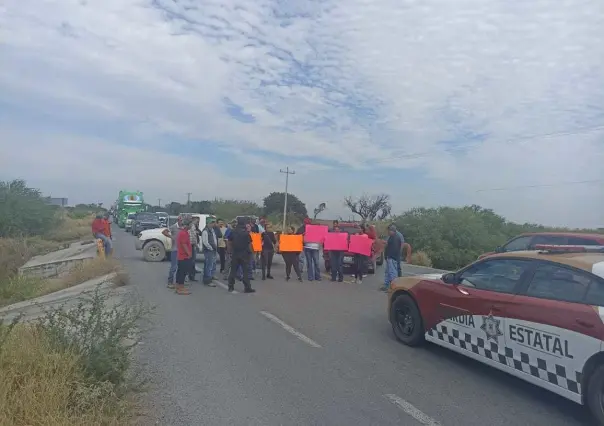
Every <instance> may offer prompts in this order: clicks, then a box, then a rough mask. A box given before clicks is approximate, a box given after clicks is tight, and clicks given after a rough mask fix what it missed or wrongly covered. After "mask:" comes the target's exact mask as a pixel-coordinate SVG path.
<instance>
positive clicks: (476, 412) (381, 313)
mask: <svg viewBox="0 0 604 426" xmlns="http://www.w3.org/2000/svg"><path fill="white" fill-rule="evenodd" d="M115 236H116V240H115V249H116V250H115V253H116V256H117V257H119V258H121V260H122V262H123V263H124V266H125V267H126V268H127V270H128V271H129V273H130V275H131V279H132V287H133V290H134V291H135V292H138V294H139V295H140V297H142V298H143V299H144V300H145V301H146V302H148V303H150V304H152V305H154V306H155V313H154V315H153V317H152V318H151V320H152V321H151V325H150V326H149V327H148V329H146V330H144V331H143V332H142V338H143V341H142V343H141V345H140V346H139V347H138V351H137V356H138V361H139V364H140V365H139V368H140V369H141V370H142V374H143V376H144V377H146V378H147V379H149V381H150V386H149V392H148V394H147V395H146V396H145V404H144V411H145V413H146V417H145V418H144V420H143V421H142V424H159V425H209V426H213V425H219V426H222V425H225V426H226V425H241V426H252V425H334V426H335V425H346V426H349V425H399V426H400V425H410V426H412V425H414V426H416V425H420V424H424V425H432V426H433V425H437V424H440V425H442V426H453V425H463V426H472V425H476V426H484V425H485V424H488V425H490V426H503V425H510V426H521V425H548V426H557V425H560V426H562V425H564V426H573V425H586V424H589V417H588V416H587V415H586V414H585V411H584V410H583V408H582V407H580V406H578V405H576V404H574V403H572V402H569V401H567V400H565V399H563V398H560V397H558V396H556V395H553V394H551V393H549V392H547V391H544V390H541V389H540V388H537V387H535V386H532V385H530V384H527V383H525V382H523V381H521V380H518V379H516V378H513V377H511V376H508V375H506V374H504V373H501V372H499V371H496V370H494V369H491V368H489V367H486V366H483V365H482V364H479V363H478V362H475V361H472V360H470V359H468V358H465V357H462V356H460V355H457V354H455V353H453V352H450V351H447V350H445V349H441V348H439V347H436V346H433V345H427V346H425V347H423V348H417V349H412V348H408V347H406V346H403V345H401V344H399V343H398V342H397V341H396V340H395V339H394V337H393V335H392V331H391V328H390V325H389V323H388V320H387V316H386V296H385V295H384V294H383V293H380V292H378V291H377V290H376V289H377V288H378V287H379V285H380V281H381V280H380V279H381V278H382V276H381V272H382V269H381V268H379V269H378V276H376V277H371V276H370V277H369V278H367V279H366V280H365V282H364V283H363V284H362V285H358V284H353V283H352V282H343V283H332V282H329V280H328V279H324V280H323V281H321V282H304V283H299V282H297V281H295V280H292V281H290V282H286V281H285V280H284V276H285V274H284V270H283V269H284V268H283V264H282V263H281V262H279V263H278V264H277V265H276V266H275V268H274V271H273V275H274V276H275V279H274V280H267V281H260V280H259V279H257V280H255V281H252V284H253V286H254V287H255V288H256V290H257V293H255V294H243V293H241V291H242V288H241V287H242V285H241V284H240V283H238V284H237V286H236V290H239V293H235V294H229V293H227V291H226V286H225V287H224V288H223V287H221V286H219V287H216V288H206V287H203V286H201V285H200V284H198V283H194V284H193V286H192V287H191V290H192V293H193V294H192V295H190V296H178V295H176V294H174V292H173V291H170V290H168V289H166V287H165V284H166V277H167V270H168V264H167V263H166V262H164V263H146V262H144V261H143V260H142V254H141V252H138V251H136V250H135V249H134V237H132V236H131V235H129V234H126V233H124V232H120V231H116V232H115ZM415 271H416V269H412V268H407V270H406V272H407V273H413V272H415Z"/></svg>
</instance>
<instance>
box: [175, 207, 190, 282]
mask: <svg viewBox="0 0 604 426" xmlns="http://www.w3.org/2000/svg"><path fill="white" fill-rule="evenodd" d="M190 227H191V218H190V216H185V217H183V218H182V222H181V228H180V231H179V232H178V236H177V237H176V247H177V248H176V252H177V253H178V266H177V269H176V293H178V294H191V293H190V292H189V290H187V289H186V288H185V277H186V276H187V272H188V271H189V266H190V263H191V257H192V255H193V246H192V244H191V237H190V236H189V228H190ZM172 255H174V253H172Z"/></svg>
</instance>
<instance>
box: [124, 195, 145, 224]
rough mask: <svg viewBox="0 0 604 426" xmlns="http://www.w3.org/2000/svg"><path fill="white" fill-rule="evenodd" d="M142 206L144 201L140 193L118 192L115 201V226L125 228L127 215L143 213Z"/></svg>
mask: <svg viewBox="0 0 604 426" xmlns="http://www.w3.org/2000/svg"><path fill="white" fill-rule="evenodd" d="M144 205H145V199H144V197H143V193H142V192H140V191H120V194H119V197H118V199H117V225H118V226H119V227H120V228H125V227H126V220H127V219H128V215H129V214H134V213H138V212H141V211H144V210H145V207H144Z"/></svg>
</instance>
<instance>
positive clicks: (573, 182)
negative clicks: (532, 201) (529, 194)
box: [476, 179, 604, 192]
mask: <svg viewBox="0 0 604 426" xmlns="http://www.w3.org/2000/svg"><path fill="white" fill-rule="evenodd" d="M599 182H604V179H592V180H577V181H570V182H556V183H544V184H539V185H521V186H507V187H501V188H489V189H479V190H477V191H476V192H491V191H508V190H512V189H525V188H546V187H556V186H565V185H583V184H586V183H599Z"/></svg>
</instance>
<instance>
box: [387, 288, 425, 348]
mask: <svg viewBox="0 0 604 426" xmlns="http://www.w3.org/2000/svg"><path fill="white" fill-rule="evenodd" d="M390 323H391V324H392V331H393V332H394V336H395V337H396V338H397V340H399V341H400V342H401V343H404V344H405V345H407V346H418V345H420V344H422V343H423V342H424V326H423V322H422V316H421V314H420V312H419V309H418V307H417V305H416V304H415V302H414V301H413V299H412V298H411V297H410V296H408V295H406V294H403V295H401V296H399V297H397V298H396V299H395V300H394V302H393V303H392V307H391V308H390Z"/></svg>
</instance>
